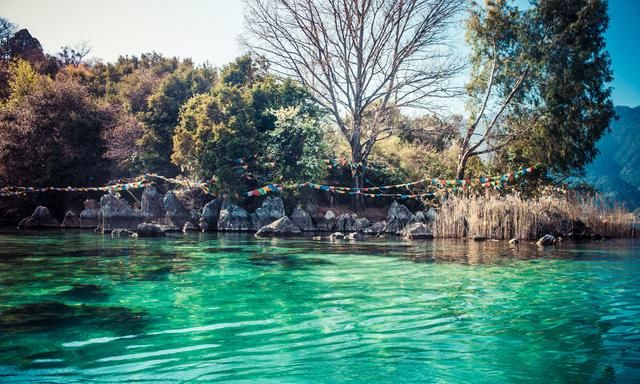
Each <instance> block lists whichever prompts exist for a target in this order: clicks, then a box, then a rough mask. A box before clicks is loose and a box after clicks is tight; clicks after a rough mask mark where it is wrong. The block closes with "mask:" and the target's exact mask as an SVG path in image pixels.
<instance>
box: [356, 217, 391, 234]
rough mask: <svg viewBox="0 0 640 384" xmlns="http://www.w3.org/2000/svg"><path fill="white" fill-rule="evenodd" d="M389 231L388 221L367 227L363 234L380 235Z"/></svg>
mask: <svg viewBox="0 0 640 384" xmlns="http://www.w3.org/2000/svg"><path fill="white" fill-rule="evenodd" d="M386 230H387V222H386V221H384V220H383V221H378V222H375V223H373V224H372V225H370V226H368V227H366V228H365V229H364V230H363V231H362V232H364V233H368V234H372V235H379V234H381V233H383V232H385V231H386Z"/></svg>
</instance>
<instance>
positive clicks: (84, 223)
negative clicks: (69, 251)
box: [80, 199, 100, 228]
mask: <svg viewBox="0 0 640 384" xmlns="http://www.w3.org/2000/svg"><path fill="white" fill-rule="evenodd" d="M99 225H100V204H98V202H97V201H95V200H94V199H88V200H85V201H84V209H83V210H82V212H80V228H97V227H98V226H99Z"/></svg>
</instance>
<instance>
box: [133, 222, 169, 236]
mask: <svg viewBox="0 0 640 384" xmlns="http://www.w3.org/2000/svg"><path fill="white" fill-rule="evenodd" d="M136 233H137V234H138V237H164V236H166V233H165V230H164V229H162V226H160V225H158V224H152V223H142V224H140V225H138V228H137V230H136Z"/></svg>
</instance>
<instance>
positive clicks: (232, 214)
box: [218, 201, 251, 231]
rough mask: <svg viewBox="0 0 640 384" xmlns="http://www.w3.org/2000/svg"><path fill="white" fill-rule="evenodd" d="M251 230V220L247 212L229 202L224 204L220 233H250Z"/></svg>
mask: <svg viewBox="0 0 640 384" xmlns="http://www.w3.org/2000/svg"><path fill="white" fill-rule="evenodd" d="M250 228H251V219H250V217H249V213H248V212H247V211H245V210H244V209H242V208H241V207H239V206H237V205H235V204H231V203H229V202H227V201H225V202H224V203H223V204H222V207H221V209H220V218H219V219H218V231H248V230H249V229H250Z"/></svg>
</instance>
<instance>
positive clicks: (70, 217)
mask: <svg viewBox="0 0 640 384" xmlns="http://www.w3.org/2000/svg"><path fill="white" fill-rule="evenodd" d="M62 227H63V228H80V218H79V217H78V215H76V214H75V213H73V212H71V211H69V212H67V213H66V214H65V215H64V219H63V220H62Z"/></svg>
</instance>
